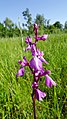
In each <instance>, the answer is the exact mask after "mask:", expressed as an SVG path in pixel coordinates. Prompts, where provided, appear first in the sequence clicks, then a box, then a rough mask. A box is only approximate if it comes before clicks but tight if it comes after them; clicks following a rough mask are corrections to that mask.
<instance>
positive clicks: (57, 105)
mask: <svg viewBox="0 0 67 119" xmlns="http://www.w3.org/2000/svg"><path fill="white" fill-rule="evenodd" d="M22 15H23V17H24V19H25V23H22V27H21V26H20V22H18V23H19V25H18V26H17V25H16V24H14V23H13V22H12V20H10V19H9V18H6V19H5V20H4V22H3V24H2V23H0V118H1V119H33V107H32V98H31V93H32V88H31V84H32V80H33V77H32V75H31V74H30V71H29V69H27V68H26V69H25V71H26V73H25V75H24V76H23V77H19V78H18V79H16V73H17V71H18V69H19V65H18V60H19V59H21V60H22V56H24V55H26V57H27V59H28V60H30V59H31V55H30V52H27V53H25V52H24V51H23V49H24V48H25V46H26V45H25V38H26V37H27V36H31V37H32V38H33V36H34V33H33V24H34V22H36V23H37V24H39V35H42V34H44V33H47V34H48V38H47V40H46V41H44V42H43V41H39V43H38V47H39V48H40V49H41V51H44V57H45V58H46V60H47V61H48V62H49V65H46V66H45V65H44V67H46V69H49V70H51V77H52V78H53V80H54V81H55V82H56V83H57V86H56V87H52V88H48V87H46V85H45V77H43V78H42V80H41V81H40V89H42V90H43V91H45V92H46V94H47V96H46V98H45V99H44V100H43V101H42V102H40V101H39V102H38V101H36V112H37V117H38V119H54V118H55V119H67V110H66V109H67V21H66V22H65V24H64V26H63V25H62V24H61V23H60V22H59V21H56V22H55V23H54V24H53V25H50V20H46V19H45V18H44V16H43V15H40V14H37V15H36V19H35V20H34V22H32V17H31V14H30V11H29V9H28V8H27V9H26V10H25V11H23V12H22ZM22 37H23V41H22ZM33 40H34V39H33Z"/></svg>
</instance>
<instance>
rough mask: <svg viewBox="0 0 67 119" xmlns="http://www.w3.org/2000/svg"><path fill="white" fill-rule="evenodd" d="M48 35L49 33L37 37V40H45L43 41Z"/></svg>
mask: <svg viewBox="0 0 67 119" xmlns="http://www.w3.org/2000/svg"><path fill="white" fill-rule="evenodd" d="M47 37H48V35H47V34H44V35H43V36H41V37H37V38H36V40H37V41H38V40H43V41H45V40H46V39H47Z"/></svg>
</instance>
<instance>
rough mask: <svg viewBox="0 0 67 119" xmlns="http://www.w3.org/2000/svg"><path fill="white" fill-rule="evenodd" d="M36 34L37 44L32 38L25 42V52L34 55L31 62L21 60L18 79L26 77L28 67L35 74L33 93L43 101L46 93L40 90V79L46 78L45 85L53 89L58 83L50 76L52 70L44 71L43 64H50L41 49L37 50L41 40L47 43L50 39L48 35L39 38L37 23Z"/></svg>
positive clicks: (24, 59) (24, 58) (35, 26)
mask: <svg viewBox="0 0 67 119" xmlns="http://www.w3.org/2000/svg"><path fill="white" fill-rule="evenodd" d="M34 33H35V37H34V38H35V42H32V38H31V37H27V38H26V40H25V42H26V44H27V47H26V49H25V51H27V50H30V51H31V53H32V59H31V60H30V62H28V60H27V59H26V57H25V56H24V57H23V61H21V60H19V61H18V63H19V64H20V65H21V67H20V69H19V71H18V73H17V75H16V76H17V77H18V76H23V75H24V72H25V70H24V67H25V66H28V67H29V68H30V70H31V72H32V74H33V77H34V81H33V83H32V88H33V92H34V93H35V98H36V99H37V100H42V99H43V98H44V97H45V96H46V93H45V92H42V91H41V90H39V89H38V85H39V82H38V81H39V79H40V78H41V77H42V76H45V77H46V80H45V84H46V85H47V86H48V87H52V85H54V86H56V83H55V82H54V81H53V80H52V78H51V77H50V76H49V74H50V73H51V72H50V70H44V68H43V63H45V64H48V62H47V61H46V60H45V59H44V57H43V55H44V53H43V51H42V52H41V51H40V49H38V48H37V46H36V45H37V42H38V41H39V40H42V41H45V40H46V39H47V37H48V35H46V34H44V35H43V36H41V37H40V36H38V25H37V24H36V23H35V24H34Z"/></svg>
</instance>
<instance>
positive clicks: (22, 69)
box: [16, 67, 24, 77]
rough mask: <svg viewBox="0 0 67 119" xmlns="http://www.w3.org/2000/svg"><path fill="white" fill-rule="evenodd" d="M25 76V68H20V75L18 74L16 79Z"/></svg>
mask: <svg viewBox="0 0 67 119" xmlns="http://www.w3.org/2000/svg"><path fill="white" fill-rule="evenodd" d="M23 75H24V68H22V67H20V69H19V71H18V73H17V74H16V77H18V76H23Z"/></svg>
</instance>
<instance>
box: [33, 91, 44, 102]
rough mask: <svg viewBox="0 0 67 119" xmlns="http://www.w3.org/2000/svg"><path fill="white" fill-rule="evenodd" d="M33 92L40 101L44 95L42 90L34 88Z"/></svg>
mask: <svg viewBox="0 0 67 119" xmlns="http://www.w3.org/2000/svg"><path fill="white" fill-rule="evenodd" d="M35 94H36V99H37V100H40V101H42V98H45V97H46V93H44V92H42V91H41V90H39V89H36V91H35Z"/></svg>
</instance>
